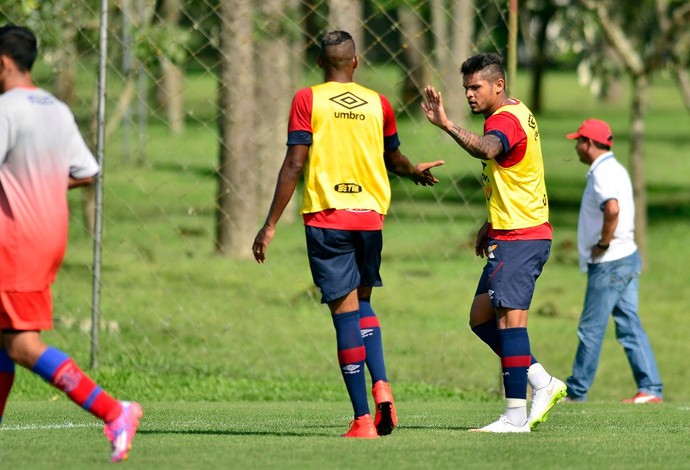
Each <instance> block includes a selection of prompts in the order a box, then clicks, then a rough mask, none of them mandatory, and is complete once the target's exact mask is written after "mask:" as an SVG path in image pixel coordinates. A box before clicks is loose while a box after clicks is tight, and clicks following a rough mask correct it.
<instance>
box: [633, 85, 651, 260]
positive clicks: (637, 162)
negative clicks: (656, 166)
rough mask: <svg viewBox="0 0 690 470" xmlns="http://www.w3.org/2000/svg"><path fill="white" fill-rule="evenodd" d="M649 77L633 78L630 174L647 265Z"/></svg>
mask: <svg viewBox="0 0 690 470" xmlns="http://www.w3.org/2000/svg"><path fill="white" fill-rule="evenodd" d="M648 87H649V77H648V76H647V75H645V74H642V75H635V76H633V93H632V108H631V110H630V111H631V112H630V118H631V123H630V128H631V134H630V173H631V179H632V185H633V191H634V198H635V239H636V241H637V246H638V250H639V252H640V256H641V257H642V261H643V265H644V266H646V265H647V190H646V187H645V181H644V180H645V178H644V174H645V173H644V132H645V125H644V118H645V113H646V111H647V91H648V90H647V89H648Z"/></svg>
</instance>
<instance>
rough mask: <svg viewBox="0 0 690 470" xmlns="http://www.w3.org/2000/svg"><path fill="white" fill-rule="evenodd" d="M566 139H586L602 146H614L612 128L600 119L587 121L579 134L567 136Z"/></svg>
mask: <svg viewBox="0 0 690 470" xmlns="http://www.w3.org/2000/svg"><path fill="white" fill-rule="evenodd" d="M566 137H567V138H568V139H577V138H580V137H586V138H588V139H592V140H594V141H595V142H599V143H600V144H604V145H608V146H609V147H611V146H613V134H612V133H611V128H610V127H609V125H608V124H606V123H605V122H604V121H600V120H599V119H585V120H584V121H583V122H582V125H581V126H580V128H579V129H578V130H577V132H573V133H572V134H566Z"/></svg>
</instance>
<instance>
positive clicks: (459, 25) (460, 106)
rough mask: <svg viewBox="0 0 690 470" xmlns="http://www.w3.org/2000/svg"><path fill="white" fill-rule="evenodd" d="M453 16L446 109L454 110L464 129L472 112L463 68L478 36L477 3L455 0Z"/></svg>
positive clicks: (445, 81)
mask: <svg viewBox="0 0 690 470" xmlns="http://www.w3.org/2000/svg"><path fill="white" fill-rule="evenodd" d="M452 12H453V15H452V17H451V30H450V32H451V38H452V40H451V43H450V51H449V58H448V61H447V63H446V64H445V66H443V67H442V69H441V79H442V81H443V86H442V87H441V88H442V90H443V101H444V103H445V106H446V109H449V110H452V116H453V118H452V119H453V121H454V122H455V123H456V124H457V125H459V126H461V127H462V126H464V125H465V123H466V122H467V116H468V113H469V109H468V108H467V100H466V99H465V90H464V89H463V87H462V76H461V75H460V66H461V65H462V63H463V62H464V61H465V60H466V59H468V58H469V56H470V51H471V50H472V38H473V36H474V18H475V10H474V0H454V1H453V5H452Z"/></svg>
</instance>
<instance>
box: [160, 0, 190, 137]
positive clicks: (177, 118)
mask: <svg viewBox="0 0 690 470" xmlns="http://www.w3.org/2000/svg"><path fill="white" fill-rule="evenodd" d="M181 10H182V0H163V2H162V4H161V12H160V13H161V15H160V18H161V20H160V21H161V22H162V23H167V24H170V25H173V26H175V27H176V26H177V25H178V23H179V21H180V12H181ZM160 66H161V80H160V86H159V88H158V90H157V97H158V102H159V104H160V105H161V106H162V107H163V108H164V109H165V111H166V115H167V117H168V125H169V126H170V129H171V130H172V131H173V132H174V133H175V134H180V133H182V131H183V130H184V93H183V84H184V72H183V71H182V69H181V68H180V67H178V66H177V65H175V64H174V63H172V62H171V61H170V59H168V58H167V57H161V59H160Z"/></svg>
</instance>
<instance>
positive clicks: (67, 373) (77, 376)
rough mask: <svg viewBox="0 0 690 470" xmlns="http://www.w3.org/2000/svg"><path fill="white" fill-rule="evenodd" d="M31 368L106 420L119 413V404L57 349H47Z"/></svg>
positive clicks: (93, 413) (80, 404) (120, 408)
mask: <svg viewBox="0 0 690 470" xmlns="http://www.w3.org/2000/svg"><path fill="white" fill-rule="evenodd" d="M32 371H33V372H35V373H36V374H38V375H39V376H41V377H42V378H43V379H44V380H46V381H47V382H49V383H50V384H51V385H53V386H54V387H55V388H57V389H60V390H62V391H63V392H65V394H66V395H67V396H68V397H69V398H70V399H71V400H72V401H73V402H75V403H76V404H77V405H79V406H81V407H82V408H84V409H85V410H86V411H88V412H89V413H91V414H92V415H94V416H96V417H97V418H100V419H102V420H103V421H104V422H106V423H108V422H110V421H112V420H114V419H116V418H117V417H118V416H119V415H120V413H121V412H122V407H121V406H120V403H119V402H118V401H117V400H115V399H114V398H113V397H111V396H110V395H108V394H107V393H105V392H104V391H103V390H102V389H101V387H99V386H98V385H96V383H94V381H93V380H91V378H90V377H89V376H88V375H86V374H85V373H84V372H83V371H82V370H81V369H80V368H79V366H77V364H76V363H75V362H74V361H73V360H72V358H70V357H69V356H67V355H66V354H65V353H64V352H62V351H60V350H59V349H56V348H52V347H49V348H48V349H46V351H45V352H44V353H43V354H42V355H41V357H40V358H39V359H38V361H36V364H34V366H33V368H32Z"/></svg>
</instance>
